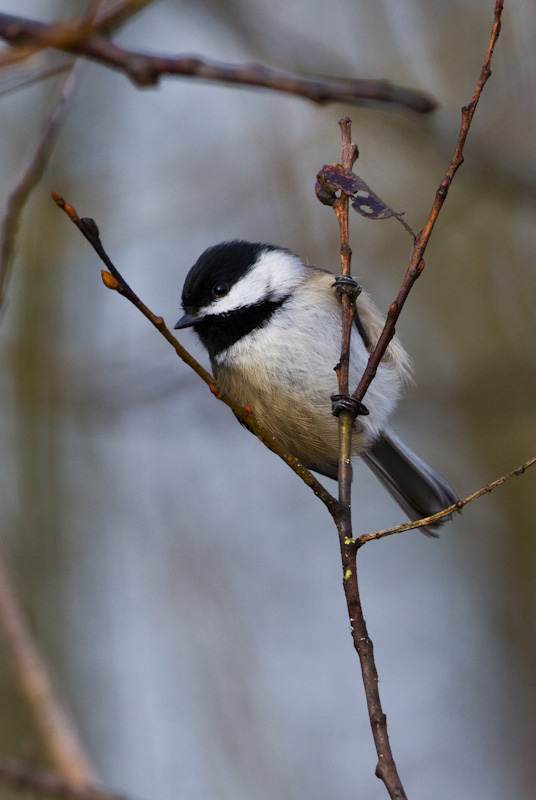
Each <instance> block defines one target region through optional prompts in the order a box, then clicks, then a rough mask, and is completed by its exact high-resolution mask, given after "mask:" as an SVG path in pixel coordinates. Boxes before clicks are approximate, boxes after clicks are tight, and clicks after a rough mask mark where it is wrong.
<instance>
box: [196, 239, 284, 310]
mask: <svg viewBox="0 0 536 800" xmlns="http://www.w3.org/2000/svg"><path fill="white" fill-rule="evenodd" d="M267 250H277V248H276V247H274V245H272V244H263V243H262V242H245V241H242V240H240V239H234V240H233V241H231V242H222V243H221V244H216V245H214V246H213V247H209V248H208V249H207V250H205V252H204V253H202V254H201V255H200V256H199V258H198V259H197V261H196V262H195V264H194V265H193V267H192V268H191V269H190V271H189V272H188V275H187V276H186V280H185V281H184V287H183V290H182V307H183V308H184V310H185V311H186V312H187V313H190V314H193V313H195V312H196V311H198V310H199V309H200V308H203V307H204V306H207V305H209V303H211V302H212V301H213V300H214V294H213V289H214V287H215V286H217V285H218V284H220V283H226V284H227V285H228V287H229V288H231V286H234V284H235V283H236V282H237V281H239V280H240V278H242V277H243V276H244V275H245V274H246V272H248V270H249V269H251V267H252V266H253V264H255V262H256V261H257V259H258V258H259V256H260V254H261V253H264V252H266V251H267Z"/></svg>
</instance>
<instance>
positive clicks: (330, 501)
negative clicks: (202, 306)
mask: <svg viewBox="0 0 536 800" xmlns="http://www.w3.org/2000/svg"><path fill="white" fill-rule="evenodd" d="M52 198H53V200H54V202H55V203H56V205H57V206H58V207H59V208H61V209H62V210H63V211H65V213H66V214H67V216H68V217H69V219H70V220H71V221H72V222H73V223H74V224H75V225H76V227H77V228H78V230H79V231H80V232H81V233H82V234H83V235H84V236H85V238H86V239H87V240H88V242H89V243H90V244H91V246H92V247H93V249H94V250H95V252H96V253H97V255H98V256H99V258H100V259H101V260H102V261H103V263H104V264H105V265H106V267H107V268H108V269H109V270H110V272H105V271H103V272H102V279H103V282H104V285H105V286H106V287H107V288H108V289H113V290H115V291H117V292H119V294H121V295H122V296H123V297H126V299H127V300H129V301H130V302H131V303H132V304H133V305H134V306H136V308H137V309H138V310H139V311H141V313H142V314H143V316H144V317H146V318H147V319H148V320H149V322H151V323H152V324H153V325H154V327H155V328H156V329H157V330H158V331H159V332H160V333H161V334H162V336H163V337H164V338H165V339H166V340H167V341H168V342H169V344H170V345H171V346H172V347H173V349H174V350H175V352H176V354H177V355H178V356H179V358H180V359H182V361H184V363H185V364H187V365H188V366H189V367H191V369H193V370H194V372H195V373H196V374H197V375H199V377H200V378H201V379H202V380H203V381H204V382H205V383H206V384H207V386H208V387H209V389H210V391H211V392H212V394H213V395H214V396H215V397H216V398H217V399H218V400H221V401H222V402H223V403H225V405H227V406H229V408H230V409H231V410H232V411H233V412H234V413H235V414H236V415H237V416H238V417H240V419H242V420H243V421H244V422H245V424H246V427H248V428H249V429H250V430H252V431H253V433H255V434H256V435H257V436H258V438H259V439H260V440H261V442H262V443H263V444H265V445H266V447H268V449H269V450H272V452H274V453H276V455H278V456H279V457H280V458H282V459H283V461H284V462H285V463H286V464H288V466H289V467H290V468H291V469H292V470H293V471H294V472H295V473H296V474H297V475H298V476H299V477H300V478H301V479H302V480H303V481H304V482H305V483H306V484H307V485H308V486H309V487H310V488H311V489H312V491H313V492H314V494H315V495H316V496H317V497H318V498H319V499H320V500H322V502H323V503H324V505H325V506H326V507H327V509H328V511H329V512H330V513H331V514H332V515H333V514H334V513H336V511H337V509H338V507H339V503H338V501H337V500H336V498H335V497H333V496H332V495H331V494H330V493H329V492H328V491H327V489H325V488H324V486H322V484H321V483H320V481H318V480H317V479H316V478H315V477H314V475H313V474H312V473H311V472H309V470H308V469H305V467H304V466H303V465H302V464H301V463H300V462H299V461H298V459H297V458H295V457H294V456H293V455H292V454H291V453H287V452H286V450H285V449H284V448H283V447H282V446H281V445H280V444H279V442H277V441H276V440H275V439H274V438H273V437H272V436H271V435H270V434H269V433H268V432H267V431H266V430H265V428H263V426H262V425H261V424H260V422H259V421H258V420H257V418H256V417H255V415H254V414H253V411H252V410H251V408H249V407H248V406H241V405H240V403H237V402H236V400H234V399H233V397H231V395H230V394H228V393H227V392H226V391H225V389H224V388H223V387H222V386H220V384H219V383H218V381H217V380H216V379H215V378H214V377H213V376H212V375H211V374H210V372H207V370H206V369H205V368H204V367H202V366H201V364H199V362H198V361H196V360H195V358H193V356H191V355H190V353H189V352H188V351H187V350H186V349H185V348H184V347H183V346H182V345H181V343H180V342H179V341H178V340H177V339H176V338H175V337H174V336H173V334H172V333H171V331H170V330H169V328H168V327H167V326H166V324H165V322H164V320H163V318H162V317H160V316H157V315H156V314H154V313H153V312H152V311H151V310H150V309H149V308H148V307H147V306H146V305H145V303H143V302H142V301H141V300H140V298H139V297H138V296H137V295H136V294H135V293H134V292H133V290H132V289H131V288H130V286H129V285H128V283H127V282H126V281H125V279H124V278H123V276H122V275H121V273H120V272H119V270H118V269H117V268H116V267H115V266H114V264H113V263H112V261H111V260H110V258H109V256H108V254H107V253H106V251H105V250H104V247H103V245H102V242H101V240H100V237H99V230H98V227H97V225H96V223H95V222H94V220H92V219H88V218H84V219H80V217H79V216H78V214H77V213H76V211H75V209H74V208H73V206H72V205H70V203H67V202H65V200H64V199H63V197H61V196H60V195H59V194H58V193H57V192H55V191H54V192H52Z"/></svg>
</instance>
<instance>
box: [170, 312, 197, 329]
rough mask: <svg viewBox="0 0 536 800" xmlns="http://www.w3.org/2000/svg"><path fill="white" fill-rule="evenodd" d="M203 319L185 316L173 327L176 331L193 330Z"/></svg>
mask: <svg viewBox="0 0 536 800" xmlns="http://www.w3.org/2000/svg"><path fill="white" fill-rule="evenodd" d="M202 319H203V317H197V316H196V315H195V314H184V315H183V316H182V317H181V318H180V320H179V321H178V322H177V324H176V325H174V326H173V329H174V330H178V329H179V328H191V327H192V325H195V323H196V322H201V320H202Z"/></svg>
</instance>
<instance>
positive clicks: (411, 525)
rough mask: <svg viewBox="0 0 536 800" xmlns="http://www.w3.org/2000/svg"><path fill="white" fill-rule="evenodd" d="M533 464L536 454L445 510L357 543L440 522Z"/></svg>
mask: <svg viewBox="0 0 536 800" xmlns="http://www.w3.org/2000/svg"><path fill="white" fill-rule="evenodd" d="M533 464H536V456H535V457H534V458H529V460H528V461H525V463H524V464H521V466H520V467H516V469H513V470H512V472H508V473H507V474H506V475H502V476H501V477H500V478H497V479H496V480H494V481H492V482H491V483H488V485H487V486H484V487H483V488H482V489H479V490H478V491H477V492H473V494H470V495H469V496H468V497H465V498H464V499H463V500H458V502H457V503H454V505H452V506H449V507H448V508H445V509H443V511H439V512H438V513H437V514H433V515H432V516H431V517H425V518H424V519H418V520H416V521H415V522H406V523H404V524H403V525H395V526H394V527H393V528H385V529H384V530H382V531H376V532H375V533H365V534H363V536H359V537H358V538H357V539H356V540H355V544H356V545H357V547H361V546H362V545H364V544H366V543H367V542H372V541H373V540H374V539H383V538H384V536H392V535H393V534H394V533H403V532H404V531H411V530H413V529H414V528H423V527H424V526H425V525H433V524H434V523H435V522H439V520H440V519H443V518H444V517H448V516H449V515H450V514H453V513H454V512H455V511H461V510H462V508H463V507H464V506H466V505H467V504H468V503H472V502H473V500H477V499H478V498H479V497H482V495H484V494H488V492H492V491H493V490H494V489H496V488H497V486H501V485H502V484H503V483H506V481H509V480H510V479H511V478H515V477H517V476H518V475H523V473H524V472H525V471H526V470H527V469H529V467H532V465H533Z"/></svg>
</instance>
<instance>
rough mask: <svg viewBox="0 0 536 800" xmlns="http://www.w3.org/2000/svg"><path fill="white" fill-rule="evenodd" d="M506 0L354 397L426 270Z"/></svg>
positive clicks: (372, 370)
mask: <svg viewBox="0 0 536 800" xmlns="http://www.w3.org/2000/svg"><path fill="white" fill-rule="evenodd" d="M503 2H504V0H497V2H496V3H495V13H494V20H493V26H492V29H491V36H490V41H489V45H488V49H487V52H486V57H485V59H484V64H483V66H482V70H481V72H480V77H479V79H478V82H477V85H476V88H475V91H474V92H473V96H472V98H471V101H470V103H469V104H468V105H467V106H464V107H463V108H462V124H461V128H460V133H459V135H458V141H457V143H456V147H455V149H454V154H453V156H452V159H451V162H450V165H449V168H448V170H447V174H446V175H445V177H444V178H443V180H442V181H441V183H440V184H439V188H438V189H437V192H436V196H435V200H434V204H433V206H432V209H431V211H430V214H429V216H428V219H427V221H426V224H425V226H424V228H423V229H422V231H421V232H420V233H419V235H418V236H417V237H416V239H415V244H414V246H413V253H412V256H411V260H410V263H409V266H408V270H407V272H406V275H405V277H404V280H403V282H402V286H401V288H400V291H399V293H398V295H397V297H396V300H395V301H394V302H393V303H391V306H390V308H389V313H388V315H387V320H386V322H385V327H384V329H383V331H382V334H381V336H380V338H379V340H378V343H377V344H376V347H375V348H374V350H373V351H372V353H371V354H370V358H369V361H368V364H367V367H366V369H365V372H364V373H363V376H362V378H361V380H360V381H359V385H358V387H357V389H356V390H355V392H354V397H355V398H356V399H357V400H363V397H364V396H365V394H366V392H367V389H368V388H369V386H370V384H371V382H372V380H373V378H374V376H375V374H376V370H377V369H378V366H379V365H380V361H381V360H382V358H383V356H384V355H385V351H386V350H387V347H388V345H389V342H390V341H391V339H392V338H393V336H394V335H395V326H396V322H397V320H398V317H399V316H400V312H401V311H402V308H403V306H404V303H405V302H406V299H407V297H408V294H409V292H410V290H411V288H412V286H413V284H414V283H415V281H416V280H417V278H418V277H419V275H420V274H421V273H422V271H423V269H424V261H423V258H424V253H425V250H426V248H427V246H428V242H429V240H430V236H431V234H432V230H433V228H434V225H435V223H436V220H437V218H438V216H439V212H440V211H441V209H442V207H443V203H444V202H445V199H446V197H447V193H448V190H449V188H450V184H451V183H452V180H453V178H454V175H455V174H456V172H457V170H458V168H459V167H460V166H461V165H462V163H463V149H464V147H465V142H466V139H467V135H468V133H469V127H470V125H471V121H472V119H473V115H474V113H475V110H476V107H477V105H478V101H479V100H480V95H481V94H482V90H483V88H484V86H485V84H486V82H487V80H488V78H489V77H490V75H491V58H492V56H493V51H494V49H495V43H496V42H497V38H498V36H499V33H500V30H501V13H502V9H503Z"/></svg>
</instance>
